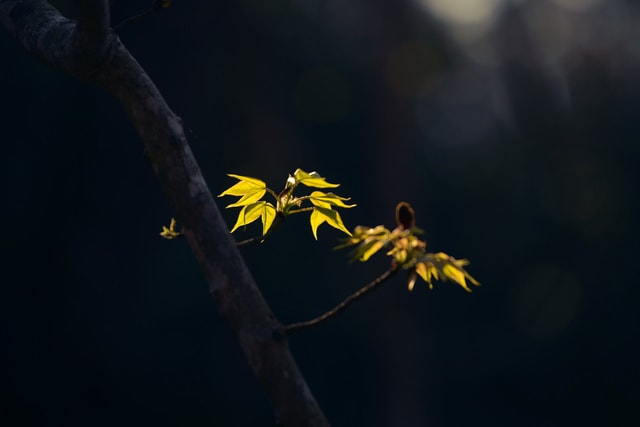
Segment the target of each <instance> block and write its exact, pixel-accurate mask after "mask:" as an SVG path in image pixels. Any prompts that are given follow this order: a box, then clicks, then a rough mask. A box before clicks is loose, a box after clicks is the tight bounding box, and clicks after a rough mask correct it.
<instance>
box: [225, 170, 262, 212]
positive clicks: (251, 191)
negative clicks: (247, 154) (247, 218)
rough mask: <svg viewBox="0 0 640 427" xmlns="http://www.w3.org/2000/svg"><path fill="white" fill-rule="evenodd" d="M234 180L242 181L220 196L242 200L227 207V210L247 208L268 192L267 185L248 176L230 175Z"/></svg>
mask: <svg viewBox="0 0 640 427" xmlns="http://www.w3.org/2000/svg"><path fill="white" fill-rule="evenodd" d="M228 176H230V177H232V178H236V179H238V180H240V182H238V183H236V184H234V185H232V186H231V187H229V188H228V189H226V190H225V191H224V192H222V193H220V194H218V197H222V196H241V198H240V200H238V201H237V202H235V203H232V204H230V205H228V206H227V208H233V207H240V206H247V205H250V204H252V203H254V202H257V201H258V200H260V198H262V196H264V193H266V192H267V184H266V183H265V182H264V181H261V180H259V179H257V178H251V177H248V176H242V175H234V174H228Z"/></svg>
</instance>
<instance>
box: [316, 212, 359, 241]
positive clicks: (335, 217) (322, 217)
mask: <svg viewBox="0 0 640 427" xmlns="http://www.w3.org/2000/svg"><path fill="white" fill-rule="evenodd" d="M309 221H310V223H311V231H312V232H313V237H315V239H316V240H318V231H317V230H318V227H319V226H320V225H321V224H322V223H324V222H326V223H327V224H329V225H330V226H332V227H333V228H336V229H338V230H340V231H342V232H344V233H346V234H347V235H349V236H351V233H350V232H349V230H347V228H346V227H345V226H344V223H343V222H342V218H341V217H340V214H339V213H338V212H337V211H334V210H332V209H326V208H321V207H319V206H316V207H314V208H313V212H311V217H310V219H309Z"/></svg>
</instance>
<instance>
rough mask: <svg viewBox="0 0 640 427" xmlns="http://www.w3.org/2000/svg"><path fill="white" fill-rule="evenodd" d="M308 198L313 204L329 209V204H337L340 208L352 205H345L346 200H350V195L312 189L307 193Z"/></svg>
mask: <svg viewBox="0 0 640 427" xmlns="http://www.w3.org/2000/svg"><path fill="white" fill-rule="evenodd" d="M309 199H310V200H311V203H312V204H313V205H314V206H320V207H321V208H326V209H331V206H332V205H333V206H338V207H340V208H352V207H354V206H355V204H354V205H347V204H346V203H345V201H346V200H351V197H340V196H338V195H336V194H333V193H324V192H322V191H314V192H313V193H311V194H310V195H309Z"/></svg>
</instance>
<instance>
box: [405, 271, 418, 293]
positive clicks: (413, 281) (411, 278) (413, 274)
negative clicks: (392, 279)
mask: <svg viewBox="0 0 640 427" xmlns="http://www.w3.org/2000/svg"><path fill="white" fill-rule="evenodd" d="M417 278H418V276H417V275H416V272H415V270H414V271H412V272H411V273H409V281H408V282H407V285H408V286H407V287H408V288H409V292H411V291H413V287H414V286H415V284H416V279H417Z"/></svg>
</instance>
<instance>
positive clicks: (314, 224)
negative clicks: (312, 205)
mask: <svg viewBox="0 0 640 427" xmlns="http://www.w3.org/2000/svg"><path fill="white" fill-rule="evenodd" d="M309 221H310V222H311V231H312V232H313V237H315V239H316V240H318V227H319V226H320V225H321V224H322V223H323V222H325V221H326V217H325V216H324V215H322V214H321V213H320V212H319V211H318V210H317V208H316V209H314V210H313V212H311V218H309Z"/></svg>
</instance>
